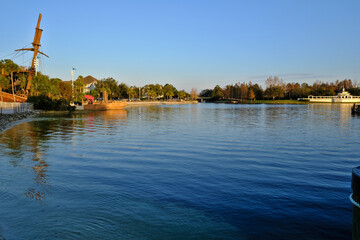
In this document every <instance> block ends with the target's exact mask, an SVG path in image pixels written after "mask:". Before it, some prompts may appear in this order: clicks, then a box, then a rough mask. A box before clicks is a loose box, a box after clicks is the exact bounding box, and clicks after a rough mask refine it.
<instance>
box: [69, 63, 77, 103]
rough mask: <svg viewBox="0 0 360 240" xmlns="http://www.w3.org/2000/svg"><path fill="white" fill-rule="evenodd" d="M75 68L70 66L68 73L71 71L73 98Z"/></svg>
mask: <svg viewBox="0 0 360 240" xmlns="http://www.w3.org/2000/svg"><path fill="white" fill-rule="evenodd" d="M75 70H76V68H74V67H73V68H72V69H71V71H70V73H71V92H72V97H73V98H74V74H75Z"/></svg>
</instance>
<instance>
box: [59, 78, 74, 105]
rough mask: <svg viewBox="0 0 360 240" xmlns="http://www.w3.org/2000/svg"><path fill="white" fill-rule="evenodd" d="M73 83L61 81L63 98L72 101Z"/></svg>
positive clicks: (60, 88) (60, 86)
mask: <svg viewBox="0 0 360 240" xmlns="http://www.w3.org/2000/svg"><path fill="white" fill-rule="evenodd" d="M71 89H72V88H71V83H69V82H60V83H59V92H60V96H61V98H62V99H65V100H67V101H71V98H72V91H71Z"/></svg>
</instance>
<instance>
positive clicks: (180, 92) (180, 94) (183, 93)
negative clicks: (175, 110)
mask: <svg viewBox="0 0 360 240" xmlns="http://www.w3.org/2000/svg"><path fill="white" fill-rule="evenodd" d="M178 96H179V99H182V98H185V97H186V92H185V90H181V91H178Z"/></svg>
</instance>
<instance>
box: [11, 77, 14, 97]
mask: <svg viewBox="0 0 360 240" xmlns="http://www.w3.org/2000/svg"><path fill="white" fill-rule="evenodd" d="M13 75H14V72H11V88H12V95H13V101H14V102H15V94H14V78H13Z"/></svg>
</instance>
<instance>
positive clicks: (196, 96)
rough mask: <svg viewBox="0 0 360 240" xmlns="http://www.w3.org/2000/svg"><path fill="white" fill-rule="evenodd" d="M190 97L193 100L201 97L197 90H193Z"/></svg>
mask: <svg viewBox="0 0 360 240" xmlns="http://www.w3.org/2000/svg"><path fill="white" fill-rule="evenodd" d="M190 97H191V99H192V100H196V99H197V98H198V97H199V94H198V91H197V89H196V88H192V89H191V92H190Z"/></svg>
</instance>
